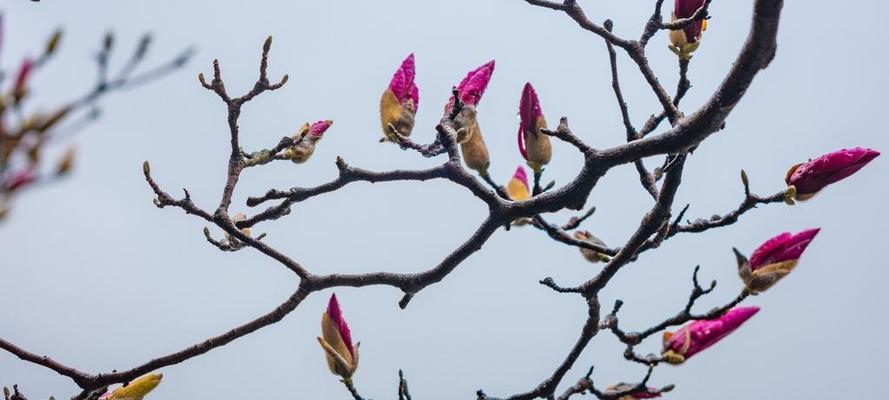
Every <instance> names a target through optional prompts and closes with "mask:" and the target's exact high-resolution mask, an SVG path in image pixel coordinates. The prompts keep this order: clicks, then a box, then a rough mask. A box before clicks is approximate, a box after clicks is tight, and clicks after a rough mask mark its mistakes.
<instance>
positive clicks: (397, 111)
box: [380, 53, 420, 141]
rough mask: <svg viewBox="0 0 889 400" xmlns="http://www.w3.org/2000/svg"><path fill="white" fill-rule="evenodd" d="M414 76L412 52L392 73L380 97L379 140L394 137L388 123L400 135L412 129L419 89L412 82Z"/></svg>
mask: <svg viewBox="0 0 889 400" xmlns="http://www.w3.org/2000/svg"><path fill="white" fill-rule="evenodd" d="M415 77H416V66H415V65H414V53H411V54H410V55H408V56H407V58H405V59H404V61H402V62H401V66H399V67H398V70H396V71H395V74H394V75H392V79H391V80H390V81H389V87H388V88H386V90H385V91H384V92H383V98H382V99H380V122H381V124H382V128H383V139H381V140H380V141H387V140H389V141H391V140H393V139H394V136H393V135H394V134H393V133H392V130H391V129H390V125H391V126H393V127H395V129H396V130H397V131H398V133H399V134H400V135H401V136H410V135H411V131H412V130H413V129H414V116H415V115H416V114H417V109H418V108H419V106H420V91H419V89H418V88H417V84H416V83H415V82H414V78H415Z"/></svg>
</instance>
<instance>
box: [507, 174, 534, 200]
mask: <svg viewBox="0 0 889 400" xmlns="http://www.w3.org/2000/svg"><path fill="white" fill-rule="evenodd" d="M506 192H507V193H508V194H509V198H510V199H512V200H513V201H524V200H528V199H530V198H531V190H530V189H529V188H528V174H526V173H525V169H524V168H522V167H521V166H519V167H518V168H516V170H515V173H514V174H512V179H510V180H509V183H507V184H506Z"/></svg>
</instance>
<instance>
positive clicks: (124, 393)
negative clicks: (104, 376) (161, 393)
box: [99, 373, 164, 400]
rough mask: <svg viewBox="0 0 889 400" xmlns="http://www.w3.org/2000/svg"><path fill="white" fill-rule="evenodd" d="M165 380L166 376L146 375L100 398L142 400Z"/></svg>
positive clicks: (108, 399)
mask: <svg viewBox="0 0 889 400" xmlns="http://www.w3.org/2000/svg"><path fill="white" fill-rule="evenodd" d="M163 378H164V374H157V373H150V374H145V375H142V376H140V377H138V378H136V379H133V380H132V381H129V382H128V383H126V384H125V385H123V386H121V387H118V388H117V389H114V390H113V391H109V392H107V393H105V394H104V395H102V396H101V397H99V398H100V399H103V400H142V399H144V398H145V396H146V395H147V394H148V393H149V392H151V391H152V390H154V388H156V387H157V385H160V383H161V379H163Z"/></svg>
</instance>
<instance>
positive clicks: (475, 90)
mask: <svg viewBox="0 0 889 400" xmlns="http://www.w3.org/2000/svg"><path fill="white" fill-rule="evenodd" d="M494 65H495V63H494V60H491V61H488V62H487V63H485V64H484V65H482V66H480V67H478V68H476V69H474V70H472V71H469V73H468V74H466V76H465V77H464V78H463V80H462V81H460V84H459V85H457V92H458V93H459V94H460V101H461V102H462V103H463V109H462V110H460V113H459V114H457V118H456V119H455V120H454V124H455V128H456V129H457V142H458V143H461V144H463V143H466V142H468V141H469V140H470V139H472V135H473V133H474V132H476V131H478V127H477V125H478V120H477V109H478V104H479V102H481V100H482V96H483V95H484V94H485V90H486V89H487V88H488V83H489V82H490V81H491V76H492V75H493V74H494ZM454 103H455V100H454V96H451V98H450V99H449V100H448V104H447V105H445V109H444V115H445V116H449V115H450V114H451V111H452V110H453V108H454ZM473 125H475V126H476V127H475V129H473Z"/></svg>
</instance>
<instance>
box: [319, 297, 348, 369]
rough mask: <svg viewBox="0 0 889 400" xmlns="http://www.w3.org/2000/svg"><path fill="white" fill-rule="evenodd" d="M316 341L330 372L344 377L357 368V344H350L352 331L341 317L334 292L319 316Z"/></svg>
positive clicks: (341, 313)
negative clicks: (319, 333)
mask: <svg viewBox="0 0 889 400" xmlns="http://www.w3.org/2000/svg"><path fill="white" fill-rule="evenodd" d="M318 343H320V344H321V347H322V348H323V349H324V351H325V355H326V356H327V366H328V368H330V372H332V373H334V374H336V375H339V376H342V377H343V378H345V379H349V378H351V377H352V374H354V373H355V370H356V369H357V368H358V345H355V346H353V345H352V332H351V331H350V330H349V325H348V324H347V323H346V320H345V319H343V312H342V310H341V309H340V303H339V301H337V298H336V294H333V295H331V296H330V301H328V303H327V311H326V312H325V313H324V314H323V315H322V316H321V337H319V338H318Z"/></svg>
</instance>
